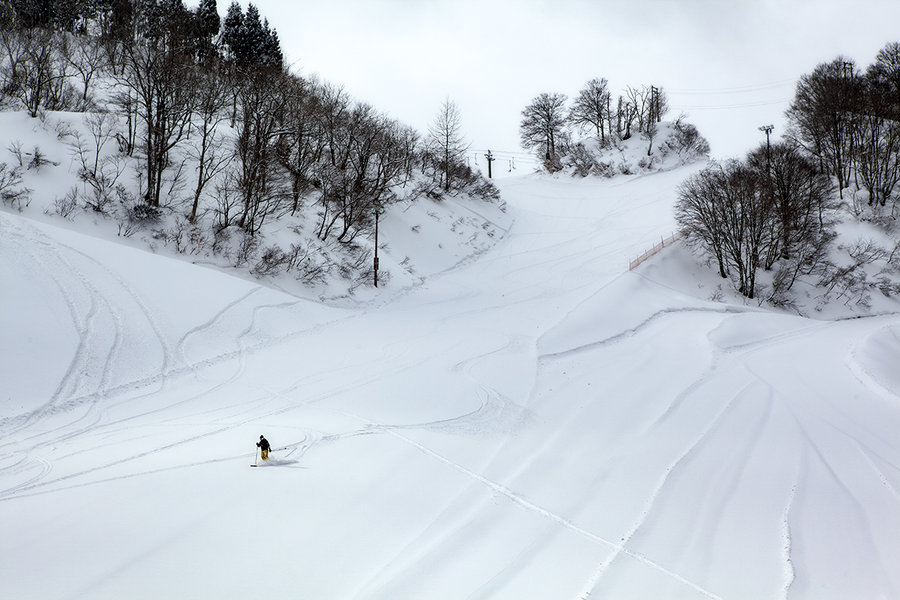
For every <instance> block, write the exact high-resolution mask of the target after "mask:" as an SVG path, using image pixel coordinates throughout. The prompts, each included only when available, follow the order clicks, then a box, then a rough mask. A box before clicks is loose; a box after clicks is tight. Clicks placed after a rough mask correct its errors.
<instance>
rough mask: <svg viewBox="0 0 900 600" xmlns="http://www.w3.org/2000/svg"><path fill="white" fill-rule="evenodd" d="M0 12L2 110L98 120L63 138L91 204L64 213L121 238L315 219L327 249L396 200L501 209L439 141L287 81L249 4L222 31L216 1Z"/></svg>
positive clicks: (335, 92) (84, 200) (62, 204)
mask: <svg viewBox="0 0 900 600" xmlns="http://www.w3.org/2000/svg"><path fill="white" fill-rule="evenodd" d="M0 6H2V10H0V24H2V29H0V36H2V39H0V43H2V49H0V51H2V55H0V103H2V104H3V105H5V106H8V107H15V108H24V109H26V110H27V111H28V112H29V113H30V114H31V115H32V116H38V115H39V114H41V113H42V112H44V111H60V110H65V111H83V112H86V113H88V116H87V117H86V118H85V128H86V130H87V132H86V134H85V132H84V131H82V132H78V131H71V132H68V135H69V136H70V137H71V143H72V145H73V146H74V148H75V155H76V156H77V158H78V159H79V162H80V172H79V175H80V177H81V179H82V181H83V182H84V186H83V190H82V191H80V192H79V191H73V192H72V193H71V194H70V195H69V197H67V198H66V199H63V200H61V201H59V202H58V203H57V206H58V211H59V212H61V213H62V212H65V211H71V210H73V208H72V207H73V206H75V205H82V206H86V207H88V208H90V209H92V210H95V211H98V212H104V213H116V214H120V213H122V214H121V215H120V216H122V217H123V219H125V220H127V221H128V224H127V225H125V226H124V228H123V231H124V232H125V233H126V234H130V233H131V232H133V231H134V230H135V229H136V228H139V227H141V226H143V225H144V224H147V223H153V222H154V221H156V220H158V219H159V218H160V215H162V214H163V213H168V214H172V213H175V214H178V215H183V216H184V218H185V219H186V222H187V224H186V225H184V226H182V229H184V228H189V229H190V228H196V227H197V226H198V224H199V223H200V222H201V221H204V222H205V224H206V226H207V227H209V228H212V230H213V233H214V235H216V236H218V235H219V233H221V232H222V231H224V230H227V229H234V228H239V229H240V230H242V231H243V232H245V233H246V234H247V235H249V236H256V235H257V234H258V233H259V232H260V231H261V229H262V228H263V225H264V224H265V223H266V222H268V221H269V220H271V219H273V218H278V217H280V216H283V215H296V214H298V213H299V212H300V211H304V210H307V211H308V212H307V213H306V216H305V218H306V220H307V221H314V230H315V235H316V236H318V238H319V239H320V240H328V239H334V240H336V241H337V242H340V243H343V244H349V243H350V242H352V241H353V240H354V239H355V238H356V237H357V236H358V235H359V234H360V233H364V232H367V231H369V229H370V227H371V225H372V222H373V214H374V211H375V210H376V209H379V208H380V207H384V206H385V205H388V204H390V203H391V202H394V201H396V200H397V199H398V198H399V197H400V195H402V196H403V197H404V198H406V199H414V198H416V197H419V196H422V195H431V196H438V195H440V194H441V193H447V192H453V191H456V190H460V189H462V188H465V189H466V190H468V191H470V192H472V193H473V194H475V195H480V196H482V197H490V198H494V197H496V196H497V191H496V189H495V188H493V186H491V185H490V184H489V183H488V182H486V181H485V180H484V179H483V178H481V176H480V174H478V173H476V172H473V171H472V170H471V169H469V167H468V166H467V165H466V164H465V159H464V156H463V154H462V153H461V152H448V151H442V146H446V143H447V140H444V142H443V143H442V142H441V141H440V139H439V138H440V133H441V131H440V129H441V128H439V127H438V128H437V129H436V130H435V131H434V132H431V133H429V134H428V135H427V136H426V137H425V138H422V136H421V135H420V134H419V133H418V132H417V131H415V130H414V129H413V128H411V127H409V126H406V125H404V124H402V123H399V122H397V121H395V120H393V119H391V118H388V117H387V116H385V115H384V114H382V113H381V112H379V111H377V110H376V109H374V108H373V107H372V106H370V105H368V104H366V103H363V102H359V101H356V100H354V99H352V98H351V97H350V96H349V95H348V94H347V93H346V92H345V91H344V90H343V89H342V88H340V87H338V86H335V85H331V84H329V83H326V82H322V81H318V80H314V79H309V78H303V77H300V76H298V75H295V74H292V73H290V72H289V71H288V70H287V69H286V68H285V66H284V64H283V62H284V61H283V56H282V51H281V47H280V43H279V39H278V35H277V33H276V31H275V30H274V29H273V28H272V27H270V25H269V23H268V22H267V20H266V19H264V18H263V17H262V16H261V15H260V14H259V11H258V10H257V9H256V7H255V6H254V5H252V4H251V5H249V6H248V8H247V10H246V11H244V10H242V8H241V7H240V5H239V4H238V3H237V2H232V4H231V5H230V6H229V8H228V11H227V13H226V15H225V17H224V18H220V17H219V15H218V13H217V9H216V3H215V0H201V2H200V4H199V6H197V7H196V8H194V9H188V8H186V7H185V5H184V4H183V3H182V0H66V1H62V2H60V1H54V2H50V1H45V0H12V2H10V1H8V0H5V3H4V4H2V5H0ZM451 106H452V105H451ZM445 109H446V107H445ZM454 110H455V109H454ZM456 128H458V121H457V122H454V130H453V133H454V134H458V131H457V129H456ZM457 137H458V136H457ZM454 141H455V142H458V139H456V138H454ZM110 148H114V149H115V151H110ZM444 150H446V148H444ZM129 169H133V170H134V171H135V175H136V177H135V178H134V179H135V182H134V184H129V185H125V184H124V182H125V181H126V180H127V179H128V173H129ZM135 189H137V192H136V193H135V192H134V190H135ZM190 235H191V236H194V237H201V238H202V237H204V236H205V234H202V233H197V232H193V233H191V234H190ZM251 246H252V244H251Z"/></svg>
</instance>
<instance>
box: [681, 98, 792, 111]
mask: <svg viewBox="0 0 900 600" xmlns="http://www.w3.org/2000/svg"><path fill="white" fill-rule="evenodd" d="M790 101H791V100H790V98H783V99H780V100H766V101H760V102H744V103H741V104H673V105H672V108H673V109H675V110H726V109H733V108H753V107H755V106H774V105H776V104H787V103H788V102H790Z"/></svg>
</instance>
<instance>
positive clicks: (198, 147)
mask: <svg viewBox="0 0 900 600" xmlns="http://www.w3.org/2000/svg"><path fill="white" fill-rule="evenodd" d="M227 85H228V80H227V79H226V78H225V77H224V76H223V75H222V73H221V71H220V70H219V68H218V66H217V65H210V66H209V67H207V69H205V70H204V71H203V72H202V73H201V74H200V76H199V81H198V86H197V93H196V97H195V105H196V108H195V111H194V121H193V123H192V129H193V130H194V137H193V139H192V140H191V143H190V145H189V146H188V149H187V154H188V156H190V157H191V158H192V159H193V160H194V161H195V162H196V164H197V167H196V169H197V185H196V186H195V187H194V198H193V203H192V205H191V214H190V216H189V217H188V220H189V221H190V222H191V223H192V224H193V223H196V221H197V210H198V208H199V206H200V197H201V196H202V195H203V190H204V189H205V188H206V186H207V184H208V183H209V182H210V181H212V180H213V179H214V178H215V177H216V176H218V175H219V174H220V173H222V172H223V171H224V170H225V169H226V168H227V167H228V165H229V164H230V163H231V161H232V159H233V158H234V152H233V151H231V149H226V148H225V147H224V139H223V138H222V136H221V135H220V133H219V126H220V125H221V124H222V123H223V122H224V121H225V120H226V119H227V118H228V111H227V108H228V90H227Z"/></svg>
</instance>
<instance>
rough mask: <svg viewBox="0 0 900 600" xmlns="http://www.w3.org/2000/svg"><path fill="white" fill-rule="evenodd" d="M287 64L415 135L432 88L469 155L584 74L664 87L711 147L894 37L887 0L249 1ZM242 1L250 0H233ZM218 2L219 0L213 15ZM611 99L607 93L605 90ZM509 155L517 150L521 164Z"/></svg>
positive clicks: (741, 149) (433, 106)
mask: <svg viewBox="0 0 900 600" xmlns="http://www.w3.org/2000/svg"><path fill="white" fill-rule="evenodd" d="M254 3H255V4H256V5H257V7H259V9H260V12H261V13H262V15H263V16H264V17H266V18H268V20H269V22H270V24H271V25H272V26H273V27H275V28H276V29H277V31H278V35H279V38H280V40H281V45H282V49H283V51H284V53H285V57H286V59H287V60H288V61H289V63H290V64H292V68H293V70H294V72H296V73H299V74H301V75H307V76H308V75H312V74H317V75H319V76H320V77H321V78H322V79H325V80H327V81H330V82H332V83H335V84H340V85H343V86H344V87H345V88H346V90H347V91H348V92H349V93H350V94H351V95H352V96H353V97H354V98H356V99H357V100H362V101H365V102H368V103H370V104H372V105H374V106H375V107H376V108H378V109H379V110H381V111H383V112H385V113H387V114H389V115H390V116H392V117H394V118H396V119H397V120H399V121H402V122H404V123H407V124H409V125H412V126H414V127H416V128H417V129H419V130H420V131H422V132H424V131H425V130H426V129H427V127H428V125H429V124H430V123H431V122H432V121H433V120H434V117H435V115H436V114H437V112H438V110H439V108H440V105H441V103H442V102H443V100H444V99H445V98H449V99H451V100H452V101H453V102H455V103H456V105H457V106H458V107H459V109H460V113H461V116H462V122H463V130H464V134H465V136H466V138H467V139H468V140H469V141H470V142H471V144H472V150H473V154H474V153H475V152H476V151H483V150H486V149H488V148H490V149H492V150H493V152H494V153H496V154H498V155H499V156H501V157H505V155H506V154H507V153H510V152H521V151H522V150H521V148H520V146H519V134H518V126H519V121H520V113H521V111H522V109H523V108H524V107H525V106H526V105H527V104H528V103H529V102H530V101H531V99H532V98H534V97H535V96H537V95H538V94H540V93H541V92H559V93H564V94H566V95H568V96H569V97H572V96H574V95H576V94H577V93H578V91H579V90H580V89H581V88H582V87H583V85H584V83H585V82H587V81H588V80H589V79H591V78H593V77H605V78H607V79H608V80H609V84H610V89H611V91H612V92H613V94H614V95H616V94H618V93H620V92H621V91H623V90H624V88H625V86H629V85H630V86H632V87H640V86H644V85H657V86H662V87H663V88H664V89H665V90H666V92H667V93H668V95H669V101H670V105H671V106H672V111H671V113H670V115H669V117H670V118H673V117H674V116H677V114H678V113H680V112H685V113H687V115H688V120H689V121H691V122H692V123H694V124H696V125H697V126H698V128H699V129H700V132H701V133H702V134H703V135H704V136H705V137H706V138H707V139H708V140H709V141H710V145H711V146H712V153H713V155H714V156H715V157H731V156H734V157H738V156H742V155H743V154H744V153H746V151H748V150H750V149H751V148H752V147H754V146H755V145H756V144H757V143H759V142H760V141H761V140H764V139H765V137H764V134H762V133H761V132H760V131H758V129H757V128H758V127H759V126H760V125H766V124H773V125H775V134H776V135H777V134H778V133H779V132H780V131H783V129H784V127H783V125H784V121H783V113H784V110H785V109H786V108H787V105H788V102H789V101H790V99H791V98H792V96H793V92H794V85H795V83H796V81H797V79H798V78H799V77H800V76H801V75H802V74H804V73H809V72H811V71H812V69H813V68H815V66H816V65H817V64H819V63H821V62H827V61H830V60H832V59H834V58H836V57H837V56H839V55H844V56H846V57H849V58H851V59H853V60H855V61H856V62H857V64H858V65H859V66H860V67H861V68H865V67H866V66H868V65H869V64H870V63H871V62H872V61H873V59H874V57H875V55H876V53H877V52H878V50H880V49H881V48H882V47H883V46H884V45H885V44H886V43H888V42H891V41H900V0H593V1H591V0H556V1H552V0H329V1H327V2H316V1H306V2H294V1H285V0H257V1H256V2H254ZM242 5H243V6H246V5H247V1H246V0H242ZM226 10H227V4H226V3H224V2H222V1H221V0H220V6H219V11H220V13H222V14H223V15H224V13H225V11H226ZM614 97H615V96H614ZM520 164H521V163H520Z"/></svg>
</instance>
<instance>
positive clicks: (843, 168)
mask: <svg viewBox="0 0 900 600" xmlns="http://www.w3.org/2000/svg"><path fill="white" fill-rule="evenodd" d="M861 90H862V79H861V77H860V76H859V75H858V74H857V73H855V69H854V63H853V62H852V61H850V60H848V59H845V58H843V57H838V58H836V59H835V60H833V61H831V62H830V63H823V64H820V65H818V66H817V67H816V68H815V70H814V71H813V72H812V73H811V74H809V75H803V76H802V77H801V78H800V81H799V82H798V83H797V90H796V92H795V94H794V100H793V101H792V102H791V105H790V107H788V110H787V113H786V114H787V117H788V121H789V123H790V125H789V129H788V134H789V136H790V137H791V138H792V139H793V140H794V141H795V142H796V143H798V144H799V145H801V146H802V147H803V148H804V149H805V150H806V151H808V152H809V153H811V154H812V155H813V156H816V157H817V158H819V159H820V160H821V161H822V164H823V165H824V166H825V167H826V168H827V170H828V172H829V173H830V174H831V175H833V176H834V177H836V178H837V180H838V189H839V191H840V193H841V194H843V189H844V187H846V185H847V183H848V182H849V180H850V173H851V170H852V168H853V154H854V152H853V135H852V132H853V129H854V127H855V119H856V118H857V116H858V114H859V113H858V112H857V110H856V107H858V106H859V103H860V98H861Z"/></svg>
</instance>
